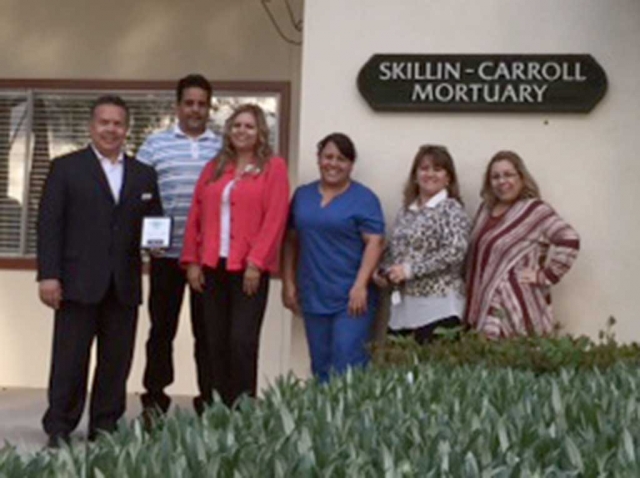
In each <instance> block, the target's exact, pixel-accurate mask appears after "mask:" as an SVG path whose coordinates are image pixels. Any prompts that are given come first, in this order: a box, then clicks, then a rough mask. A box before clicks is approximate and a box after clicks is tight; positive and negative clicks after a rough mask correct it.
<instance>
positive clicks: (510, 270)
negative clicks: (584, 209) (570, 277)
mask: <svg viewBox="0 0 640 478" xmlns="http://www.w3.org/2000/svg"><path fill="white" fill-rule="evenodd" d="M579 248H580V239H579V237H578V234H577V233H576V231H575V230H574V229H573V228H572V227H571V226H570V225H569V224H567V223H566V222H565V221H564V220H563V219H562V218H561V217H560V216H558V214H556V212H555V211H554V210H553V209H552V208H551V207H550V206H549V205H548V204H546V203H545V202H543V201H541V200H540V199H523V200H520V201H518V202H517V203H515V204H514V205H513V206H512V207H511V208H510V209H509V210H508V211H507V212H506V213H505V214H504V215H502V216H501V217H498V218H493V217H491V214H490V209H489V207H487V206H486V205H485V204H483V205H482V206H481V207H480V210H479V211H478V214H477V216H476V219H475V222H474V227H473V231H472V234H471V246H470V248H469V253H468V257H467V271H466V279H467V310H466V321H467V323H468V324H469V325H470V326H471V327H472V328H473V329H475V330H478V331H480V332H482V333H484V334H485V335H487V336H489V337H493V338H497V337H510V336H514V335H544V334H547V333H549V332H550V331H551V330H552V329H553V322H552V319H553V316H552V311H551V294H550V290H549V289H550V286H551V285H553V284H555V283H557V282H558V281H559V280H560V279H561V278H562V276H563V275H564V274H565V273H566V272H567V271H568V270H569V268H570V267H571V265H572V264H573V261H574V260H575V259H576V256H577V255H578V250H579ZM530 268H532V269H534V270H536V271H537V280H536V282H535V283H525V282H522V281H521V280H520V279H519V276H518V273H519V272H520V271H522V270H525V269H530Z"/></svg>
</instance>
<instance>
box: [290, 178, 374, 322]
mask: <svg viewBox="0 0 640 478" xmlns="http://www.w3.org/2000/svg"><path fill="white" fill-rule="evenodd" d="M321 201H322V195H321V194H320V181H314V182H313V183H310V184H305V185H304V186H300V187H299V188H298V189H297V190H296V192H295V193H294V195H293V199H292V202H291V210H290V216H289V228H291V229H293V230H295V231H296V233H297V236H298V245H299V253H298V270H297V279H298V296H299V299H300V302H301V304H300V305H301V307H302V311H303V313H304V314H308V315H331V314H336V313H339V312H341V311H344V310H346V308H347V306H348V304H349V291H350V290H351V287H352V286H353V283H354V282H355V280H356V276H357V275H358V270H359V269H360V263H361V262H362V254H363V252H364V246H365V244H364V241H363V239H362V234H363V233H365V234H380V235H383V234H384V217H383V215H382V208H381V207H380V200H379V199H378V197H377V196H376V195H375V193H374V192H373V191H371V190H370V189H369V188H367V187H366V186H364V185H362V184H360V183H358V182H356V181H352V182H351V185H350V186H349V188H348V189H347V190H346V191H345V192H343V193H342V194H340V195H339V196H337V197H335V198H333V200H332V201H331V202H330V203H329V204H327V205H326V206H324V207H321V205H320V204H321ZM376 293H377V291H376V289H375V287H373V286H371V287H370V288H369V297H370V299H371V300H375V297H376Z"/></svg>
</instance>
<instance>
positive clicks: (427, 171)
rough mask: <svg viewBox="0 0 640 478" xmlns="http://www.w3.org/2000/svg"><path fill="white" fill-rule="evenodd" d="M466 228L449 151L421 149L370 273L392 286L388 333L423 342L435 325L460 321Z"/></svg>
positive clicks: (436, 147)
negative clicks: (374, 270) (376, 268)
mask: <svg viewBox="0 0 640 478" xmlns="http://www.w3.org/2000/svg"><path fill="white" fill-rule="evenodd" d="M469 230H470V221H469V217H468V216H467V214H466V212H465V210H464V208H463V206H462V204H461V200H460V192H459V186H458V180H457V176H456V171H455V167H454V164H453V159H452V158H451V155H450V154H449V152H448V151H447V149H446V148H444V147H442V146H430V145H425V146H422V147H420V149H419V150H418V153H417V154H416V156H415V159H414V161H413V165H412V167H411V172H410V174H409V179H408V180H407V184H406V186H405V190H404V204H403V206H402V208H401V209H400V211H399V212H398V215H397V217H396V221H395V224H394V226H393V229H392V231H391V234H390V236H389V238H388V245H387V247H386V250H385V253H384V256H383V259H382V262H381V267H380V268H379V271H378V272H377V273H376V275H375V276H374V280H375V281H376V282H377V283H378V285H380V286H383V287H385V286H389V285H391V286H392V287H393V288H394V291H393V293H392V296H391V302H392V304H391V318H390V320H389V329H390V333H392V334H397V335H412V336H413V337H414V338H415V339H416V340H417V341H418V342H420V343H424V342H428V341H430V340H431V339H432V338H433V332H434V330H435V329H436V328H437V327H454V326H458V325H460V318H461V317H462V316H463V313H464V304H465V294H464V280H463V276H462V267H463V262H464V258H465V255H466V252H467V246H468V243H469Z"/></svg>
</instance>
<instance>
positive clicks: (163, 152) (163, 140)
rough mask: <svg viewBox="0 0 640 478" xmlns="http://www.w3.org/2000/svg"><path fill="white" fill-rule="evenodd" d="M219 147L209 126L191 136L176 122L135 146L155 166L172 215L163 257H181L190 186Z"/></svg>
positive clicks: (164, 204) (167, 211) (164, 202)
mask: <svg viewBox="0 0 640 478" xmlns="http://www.w3.org/2000/svg"><path fill="white" fill-rule="evenodd" d="M221 147H222V141H221V139H220V137H218V136H216V135H215V134H214V133H213V132H212V131H211V130H209V129H207V130H206V131H205V132H204V133H203V134H201V135H200V136H198V137H197V138H190V137H189V136H187V135H186V134H185V133H183V132H182V130H181V129H180V127H179V126H178V125H175V126H173V127H171V128H169V129H166V130H164V131H160V132H157V133H154V134H152V135H151V136H149V137H148V138H147V140H146V141H145V142H144V144H143V145H142V146H141V147H140V149H139V150H138V153H137V155H136V158H137V159H139V160H140V161H142V162H143V163H145V164H148V165H149V166H151V167H153V168H154V169H155V170H156V173H157V174H158V186H159V188H160V197H161V199H162V207H163V208H164V213H165V215H166V216H170V217H172V218H173V231H172V237H171V247H170V248H169V249H167V251H166V254H165V256H166V257H171V258H175V259H177V258H179V257H180V253H181V252H182V243H183V239H184V227H185V224H186V222H187V215H188V214H189V208H190V207H191V198H192V196H193V190H194V189H195V186H196V182H197V181H198V178H199V176H200V172H201V171H202V168H204V166H205V164H207V162H209V161H210V160H211V159H212V158H213V157H214V156H216V155H217V154H218V151H220V148H221Z"/></svg>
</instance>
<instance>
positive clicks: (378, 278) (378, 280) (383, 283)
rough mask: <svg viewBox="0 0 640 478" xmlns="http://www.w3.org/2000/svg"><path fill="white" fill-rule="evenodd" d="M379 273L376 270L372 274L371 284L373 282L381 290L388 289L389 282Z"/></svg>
mask: <svg viewBox="0 0 640 478" xmlns="http://www.w3.org/2000/svg"><path fill="white" fill-rule="evenodd" d="M379 271H380V270H379V269H378V270H376V271H375V272H374V273H373V276H372V279H373V282H375V284H376V285H377V286H378V287H380V288H381V289H384V288H386V287H389V281H388V280H387V277H386V276H385V275H383V274H381V273H380V272H379Z"/></svg>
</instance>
